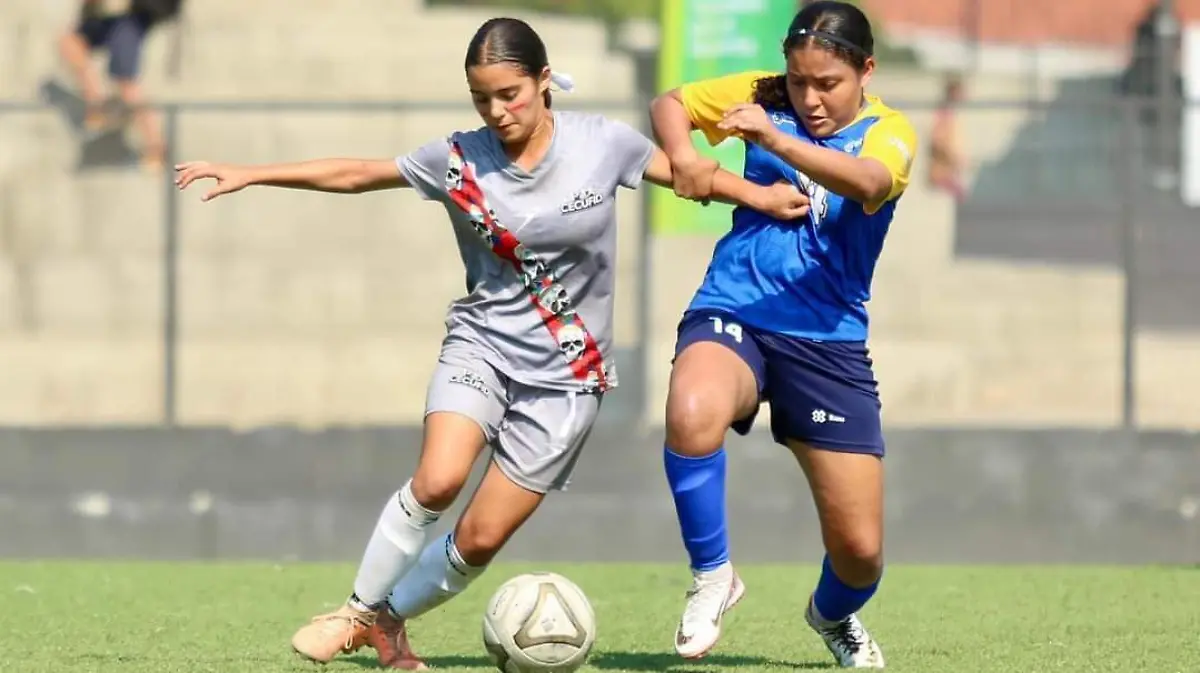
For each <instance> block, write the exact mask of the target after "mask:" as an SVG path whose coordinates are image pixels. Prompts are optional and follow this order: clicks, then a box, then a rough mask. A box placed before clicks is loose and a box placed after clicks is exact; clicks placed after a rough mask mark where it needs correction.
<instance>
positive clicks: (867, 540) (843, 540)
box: [826, 532, 883, 587]
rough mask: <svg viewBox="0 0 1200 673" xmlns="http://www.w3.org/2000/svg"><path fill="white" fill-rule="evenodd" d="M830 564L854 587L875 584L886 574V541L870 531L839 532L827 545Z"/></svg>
mask: <svg viewBox="0 0 1200 673" xmlns="http://www.w3.org/2000/svg"><path fill="white" fill-rule="evenodd" d="M826 552H827V553H828V554H829V563H830V564H831V565H832V566H833V570H834V572H835V573H837V576H838V578H839V579H841V580H842V581H843V582H845V583H846V584H848V585H850V586H852V587H865V586H870V585H871V584H874V583H875V582H877V581H878V580H879V578H880V577H881V576H882V575H883V540H882V539H880V536H879V535H875V534H872V533H868V532H861V533H859V532H852V533H849V534H845V535H839V536H837V538H836V539H834V540H831V541H830V542H829V543H828V544H827V545H826Z"/></svg>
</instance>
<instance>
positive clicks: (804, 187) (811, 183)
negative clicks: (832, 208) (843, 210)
mask: <svg viewBox="0 0 1200 673" xmlns="http://www.w3.org/2000/svg"><path fill="white" fill-rule="evenodd" d="M796 183H797V184H798V185H799V187H800V191H802V192H804V193H805V194H806V195H808V201H809V206H808V216H809V217H810V218H811V219H812V221H813V224H815V225H817V226H820V224H821V221H822V220H824V219H825V215H826V214H827V213H828V212H829V190H828V189H825V187H824V186H822V185H820V184H817V182H816V181H815V180H813V179H812V178H810V177H808V176H807V175H805V174H803V173H801V172H800V171H796Z"/></svg>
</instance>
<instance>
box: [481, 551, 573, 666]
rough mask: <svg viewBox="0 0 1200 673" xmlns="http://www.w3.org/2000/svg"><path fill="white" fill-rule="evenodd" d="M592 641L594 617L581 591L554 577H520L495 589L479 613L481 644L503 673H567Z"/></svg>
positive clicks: (571, 584) (544, 573) (546, 573)
mask: <svg viewBox="0 0 1200 673" xmlns="http://www.w3.org/2000/svg"><path fill="white" fill-rule="evenodd" d="M595 642H596V614H595V612H593V611H592V604H591V603H589V602H588V599H587V596H585V595H584V593H583V590H582V589H580V588H579V587H578V586H576V585H575V583H574V582H572V581H571V580H569V579H567V578H565V577H563V576H562V575H558V574H556V573H549V572H540V573H528V574H524V575H518V576H516V577H514V578H512V579H510V580H508V581H507V582H505V583H504V584H503V585H501V586H500V588H499V589H497V590H496V593H494V594H492V598H491V600H489V601H488V606H487V612H485V613H484V615H483V645H484V647H486V648H487V651H488V655H490V656H491V658H492V662H493V663H494V664H496V668H499V669H500V670H501V671H504V672H505V673H571V671H574V670H575V669H577V668H579V667H580V666H582V665H583V662H584V661H586V660H587V656H588V653H589V652H591V650H592V645H593V644H595Z"/></svg>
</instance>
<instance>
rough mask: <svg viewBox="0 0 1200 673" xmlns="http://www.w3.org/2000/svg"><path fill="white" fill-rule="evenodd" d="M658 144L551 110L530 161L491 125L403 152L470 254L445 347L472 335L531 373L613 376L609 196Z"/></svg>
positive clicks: (622, 128) (548, 382) (413, 177)
mask: <svg viewBox="0 0 1200 673" xmlns="http://www.w3.org/2000/svg"><path fill="white" fill-rule="evenodd" d="M653 152H654V145H653V143H651V142H650V140H649V139H648V138H646V137H645V136H643V135H642V134H640V133H638V132H637V131H635V130H634V129H633V128H631V127H630V126H629V125H627V124H624V123H621V122H617V121H612V120H609V119H607V118H605V117H603V116H601V115H596V114H585V113H579V112H555V113H554V137H553V139H552V140H551V143H550V149H549V150H548V151H547V153H546V156H545V157H544V158H543V159H542V161H541V162H540V163H539V164H538V165H537V166H536V167H535V168H534V169H533V170H532V171H531V172H528V171H525V170H522V169H521V168H519V167H517V166H516V165H514V164H513V163H512V162H511V161H510V160H509V159H508V157H507V156H506V155H505V154H504V149H503V146H502V145H501V143H500V141H499V139H498V138H497V137H496V136H495V134H493V133H492V132H491V131H489V130H488V129H487V128H480V129H477V130H475V131H470V132H463V133H455V134H453V135H451V136H450V137H449V138H444V139H440V140H437V141H434V142H431V143H429V144H427V145H425V146H423V147H421V148H420V149H418V150H417V151H415V152H413V153H412V154H409V155H407V156H403V157H399V158H397V159H396V164H397V166H399V168H400V171H401V172H402V173H403V174H404V177H405V178H406V179H407V180H408V182H409V184H411V185H412V186H413V188H414V189H415V190H416V191H417V192H418V193H419V194H420V195H421V197H422V198H425V199H429V200H436V201H439V202H441V203H443V204H444V205H445V206H446V211H447V213H449V215H450V220H451V222H452V223H453V225H454V234H455V238H456V239H457V241H458V248H459V252H460V254H461V255H462V260H463V264H464V265H465V266H466V271H467V295H466V296H465V297H463V298H461V299H459V300H458V301H456V302H454V303H453V304H452V305H451V307H450V310H449V313H448V315H447V318H446V326H447V330H448V333H447V336H446V342H445V345H444V348H455V347H456V346H459V345H461V346H473V347H474V349H477V350H478V351H479V352H481V353H483V354H484V356H485V357H488V359H489V362H490V364H492V365H493V366H494V367H496V368H497V369H498V370H500V371H501V372H503V373H504V374H505V375H507V376H508V377H509V378H511V379H512V380H514V381H518V382H520V383H524V384H527V385H533V386H541V387H545V388H550V389H557V390H580V391H604V390H608V389H610V388H613V387H615V386H616V370H615V366H614V364H613V362H612V360H611V354H612V331H613V330H612V322H613V299H614V284H615V273H616V259H615V257H616V248H617V246H616V236H617V231H616V224H617V222H616V204H615V203H614V201H615V198H616V192H617V187H627V188H630V189H634V188H636V187H637V186H638V185H639V184H640V183H641V180H642V175H643V173H644V172H645V170H646V166H647V165H648V164H649V162H650V157H651V156H652V154H653Z"/></svg>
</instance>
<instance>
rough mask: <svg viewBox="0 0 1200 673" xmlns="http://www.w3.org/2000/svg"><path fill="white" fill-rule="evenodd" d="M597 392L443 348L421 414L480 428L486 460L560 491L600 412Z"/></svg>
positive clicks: (525, 482)
mask: <svg viewBox="0 0 1200 673" xmlns="http://www.w3.org/2000/svg"><path fill="white" fill-rule="evenodd" d="M600 400H601V395H598V394H588V393H576V392H567V391H563V390H549V389H546V388H538V387H534V386H527V385H525V384H523V383H518V382H516V381H513V380H511V379H509V378H508V377H507V376H505V375H504V374H502V373H501V372H499V371H497V370H496V369H495V368H493V367H492V366H491V365H489V364H488V363H486V362H485V361H484V360H483V359H482V358H471V359H469V360H468V359H467V358H464V357H462V356H461V355H460V356H458V357H455V356H453V355H451V354H447V353H445V352H443V354H442V357H441V358H440V359H439V360H438V365H437V369H436V370H434V372H433V378H432V379H430V382H429V390H428V392H427V393H426V398H425V415H426V416H428V415H429V414H431V413H434V412H437V411H450V412H454V413H458V414H462V415H463V416H467V417H468V418H471V419H473V420H474V421H475V422H476V423H478V424H479V427H481V428H483V434H484V436H485V437H486V438H487V442H488V445H489V446H490V447H491V448H492V460H493V461H495V463H496V465H497V466H499V467H500V469H501V471H503V472H504V474H505V475H506V476H507V477H508V478H509V479H511V480H512V481H513V483H515V484H517V485H518V486H520V487H522V488H526V489H529V490H530V491H534V492H536V493H547V492H549V491H561V490H563V489H565V488H566V487H567V484H568V483H569V482H570V479H571V473H572V472H573V471H574V469H575V463H576V462H577V461H578V460H579V453H580V450H581V449H582V448H583V445H584V443H585V442H586V441H587V437H588V434H589V433H591V430H592V425H593V424H594V423H595V422H596V416H597V415H598V414H599V412H600Z"/></svg>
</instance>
